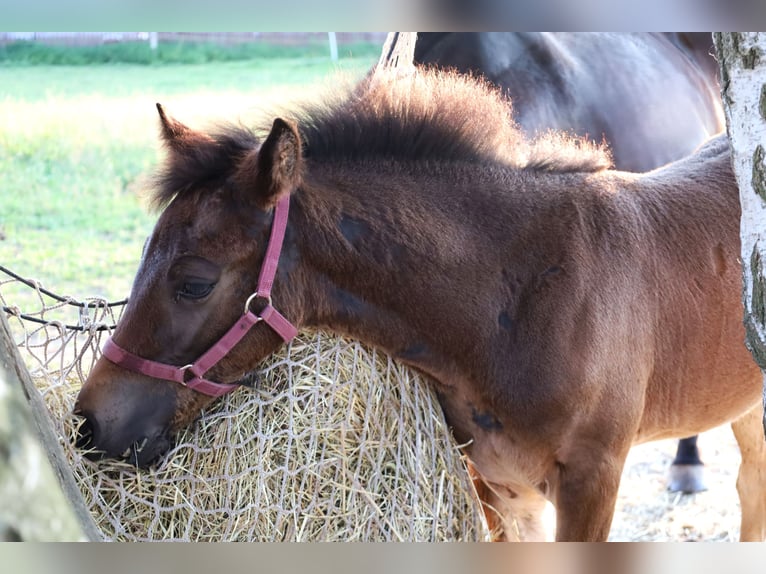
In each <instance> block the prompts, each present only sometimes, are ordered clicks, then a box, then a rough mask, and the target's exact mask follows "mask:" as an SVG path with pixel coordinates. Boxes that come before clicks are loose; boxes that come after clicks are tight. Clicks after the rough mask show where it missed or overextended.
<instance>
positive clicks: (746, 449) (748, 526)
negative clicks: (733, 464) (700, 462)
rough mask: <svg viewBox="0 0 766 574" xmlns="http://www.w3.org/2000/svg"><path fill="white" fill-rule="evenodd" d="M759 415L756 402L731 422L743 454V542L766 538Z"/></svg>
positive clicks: (765, 470)
mask: <svg viewBox="0 0 766 574" xmlns="http://www.w3.org/2000/svg"><path fill="white" fill-rule="evenodd" d="M762 418H763V406H762V405H761V404H759V405H757V406H756V407H754V408H752V409H751V410H750V411H748V412H747V413H746V414H744V415H742V416H741V417H740V418H738V419H737V420H735V421H734V422H733V423H731V428H732V430H733V431H734V437H735V438H736V439H737V444H739V450H740V453H741V454H742V463H741V464H740V467H739V475H738V476H737V492H738V493H739V503H740V506H741V507H742V525H741V527H740V532H739V539H740V540H742V541H743V542H750V541H759V542H761V541H763V540H764V539H766V441H764V437H763V426H762Z"/></svg>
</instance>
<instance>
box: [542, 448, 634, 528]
mask: <svg viewBox="0 0 766 574" xmlns="http://www.w3.org/2000/svg"><path fill="white" fill-rule="evenodd" d="M628 450H629V446H628V445H626V446H625V447H624V448H622V449H620V451H619V452H615V451H606V450H599V449H598V448H597V447H596V446H595V445H591V448H588V447H587V446H584V447H582V448H580V449H578V452H575V453H572V456H569V457H567V461H564V462H563V463H561V464H560V465H559V477H558V486H557V489H556V496H555V506H556V518H557V520H556V541H562V542H563V541H570V542H578V541H579V542H603V541H605V540H606V539H607V537H608V536H609V529H610V527H611V525H612V517H613V516H614V507H615V504H616V503H617V490H618V489H619V486H620V476H621V474H622V469H623V467H624V465H625V458H626V456H627V454H628Z"/></svg>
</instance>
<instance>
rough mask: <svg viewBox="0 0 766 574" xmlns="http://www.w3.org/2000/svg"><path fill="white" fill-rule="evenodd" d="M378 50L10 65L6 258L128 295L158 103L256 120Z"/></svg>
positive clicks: (96, 290)
mask: <svg viewBox="0 0 766 574" xmlns="http://www.w3.org/2000/svg"><path fill="white" fill-rule="evenodd" d="M375 58H376V57H373V56H368V57H364V58H347V59H342V60H341V62H340V65H339V66H334V65H333V64H332V63H331V62H329V60H328V59H327V58H314V57H308V56H306V57H294V58H271V59H269V60H268V61H265V60H257V61H252V60H250V61H236V62H216V63H213V64H168V65H163V66H139V65H128V64H105V65H98V66H43V65H35V66H0V174H2V179H1V180H0V181H1V182H2V183H0V264H3V265H5V266H7V267H10V268H11V269H13V270H14V271H16V272H17V273H19V274H21V275H23V276H27V277H33V278H35V279H38V280H40V281H41V282H42V283H43V284H44V285H45V286H47V287H48V288H50V289H52V290H53V291H56V292H60V293H66V294H70V295H73V296H75V297H85V296H103V297H107V298H109V299H120V298H122V297H124V296H126V295H127V293H128V291H129V288H130V284H131V281H132V278H133V275H134V273H135V271H136V268H137V265H138V261H139V258H140V254H141V249H142V247H143V242H144V240H145V238H146V236H147V235H148V234H149V233H150V231H151V229H152V226H153V223H154V220H155V218H156V215H154V214H150V213H147V211H146V210H145V208H144V207H143V205H142V201H141V198H140V196H141V194H142V192H143V191H144V190H145V187H146V185H145V182H146V179H147V176H148V175H149V174H150V173H151V172H152V169H153V168H154V166H155V165H156V164H157V163H158V162H159V161H160V159H161V152H160V149H159V145H158V142H157V134H158V123H157V115H156V110H155V107H154V103H155V102H157V101H159V102H162V103H163V104H164V105H165V106H166V108H167V109H168V111H169V112H170V113H171V114H172V115H174V116H175V117H177V118H178V119H180V120H181V121H183V122H184V123H187V124H189V125H192V126H194V127H201V128H204V127H205V126H206V125H207V124H209V123H211V122H217V121H222V120H225V121H234V122H239V121H241V122H244V123H248V122H250V121H251V120H252V119H254V118H255V117H257V116H260V115H261V114H263V113H264V111H263V110H268V109H269V108H270V107H272V106H274V105H283V104H284V103H286V102H288V101H289V100H291V99H302V98H305V97H306V96H309V95H311V94H316V93H320V91H321V89H322V87H323V86H324V85H325V84H327V83H329V82H332V81H334V80H333V78H335V74H336V71H337V70H336V68H340V70H341V71H342V73H343V74H344V75H345V76H347V77H348V76H350V77H358V76H361V74H363V73H364V72H365V71H366V70H368V69H369V67H370V66H371V65H372V63H373V62H374V60H375ZM12 303H14V304H19V306H20V307H22V310H26V309H25V308H24V307H23V305H22V303H23V302H20V303H16V302H12Z"/></svg>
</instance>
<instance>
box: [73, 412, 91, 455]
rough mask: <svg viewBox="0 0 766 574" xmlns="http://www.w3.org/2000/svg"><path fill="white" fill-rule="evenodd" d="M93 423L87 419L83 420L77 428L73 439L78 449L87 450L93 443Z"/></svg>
mask: <svg viewBox="0 0 766 574" xmlns="http://www.w3.org/2000/svg"><path fill="white" fill-rule="evenodd" d="M93 433H94V428H93V423H92V422H91V420H90V419H88V418H83V420H82V421H81V422H80V426H79V427H77V437H76V438H75V443H74V444H75V446H76V447H77V448H80V449H87V448H89V447H90V446H91V445H92V443H93Z"/></svg>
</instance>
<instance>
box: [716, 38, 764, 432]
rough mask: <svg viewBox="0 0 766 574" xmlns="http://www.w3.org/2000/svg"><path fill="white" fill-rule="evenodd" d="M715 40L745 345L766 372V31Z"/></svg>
mask: <svg viewBox="0 0 766 574" xmlns="http://www.w3.org/2000/svg"><path fill="white" fill-rule="evenodd" d="M713 39H714V42H715V47H716V52H717V55H718V61H719V63H720V66H721V97H722V99H723V106H724V110H725V112H726V125H727V128H728V132H729V139H730V141H731V151H732V165H733V167H734V173H735V174H736V176H737V184H738V185H739V197H740V203H741V205H742V219H741V223H740V237H741V240H742V251H741V253H742V273H743V279H744V286H743V293H742V298H743V301H744V304H745V329H746V331H747V340H746V344H747V346H748V348H749V349H750V352H751V353H752V354H753V357H754V358H755V360H756V362H757V363H758V365H759V366H760V367H761V370H762V371H763V372H764V373H766V273H765V272H766V148H765V147H764V146H765V145H766V33H758V32H755V33H741V32H732V33H728V32H727V33H722V32H717V33H715V34H714V35H713ZM765 382H766V381H765ZM764 402H765V403H766V386H764ZM764 432H766V416H764Z"/></svg>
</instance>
